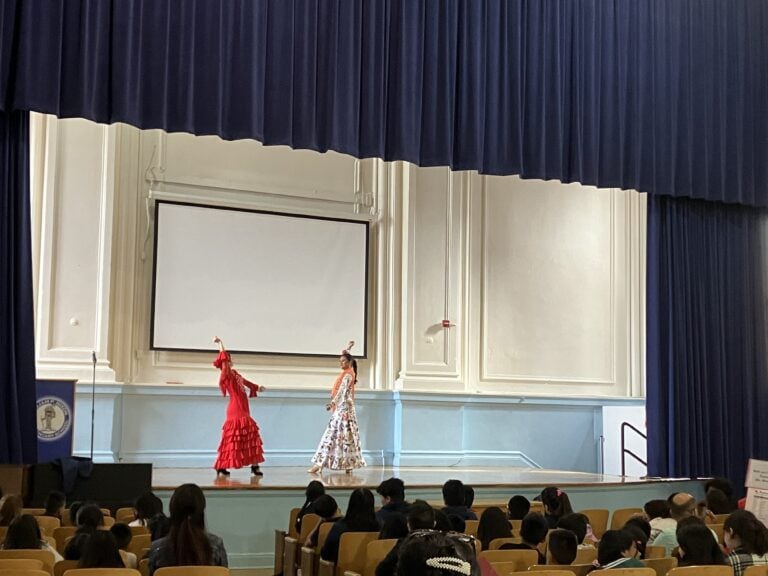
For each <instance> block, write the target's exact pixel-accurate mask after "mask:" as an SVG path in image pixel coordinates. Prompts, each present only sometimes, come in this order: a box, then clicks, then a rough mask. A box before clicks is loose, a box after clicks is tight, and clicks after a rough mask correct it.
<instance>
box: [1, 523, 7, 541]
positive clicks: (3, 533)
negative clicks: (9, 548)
mask: <svg viewBox="0 0 768 576" xmlns="http://www.w3.org/2000/svg"><path fill="white" fill-rule="evenodd" d="M7 532H8V526H0V542H2V541H3V540H5V535H6V533H7Z"/></svg>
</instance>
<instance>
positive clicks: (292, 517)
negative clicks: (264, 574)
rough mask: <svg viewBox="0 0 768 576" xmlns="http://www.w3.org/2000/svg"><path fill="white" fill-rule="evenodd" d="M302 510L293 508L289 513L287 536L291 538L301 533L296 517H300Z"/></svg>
mask: <svg viewBox="0 0 768 576" xmlns="http://www.w3.org/2000/svg"><path fill="white" fill-rule="evenodd" d="M300 511H301V508H291V512H290V513H289V514H288V533H287V536H290V537H291V538H296V537H297V536H298V535H299V533H298V532H296V518H298V517H299V512H300ZM302 520H303V518H302ZM275 574H278V572H275Z"/></svg>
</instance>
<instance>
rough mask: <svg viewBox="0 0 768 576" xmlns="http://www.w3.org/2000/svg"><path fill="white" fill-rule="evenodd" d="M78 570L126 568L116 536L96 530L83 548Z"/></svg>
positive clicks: (106, 531)
mask: <svg viewBox="0 0 768 576" xmlns="http://www.w3.org/2000/svg"><path fill="white" fill-rule="evenodd" d="M77 567H78V568H125V564H124V563H123V559H122V557H121V556H120V550H119V548H118V547H117V540H116V539H115V535H114V534H112V532H110V531H108V530H94V531H93V533H92V534H91V535H90V536H88V539H87V540H86V541H85V544H84V546H83V552H82V554H81V556H80V561H79V562H78V563H77Z"/></svg>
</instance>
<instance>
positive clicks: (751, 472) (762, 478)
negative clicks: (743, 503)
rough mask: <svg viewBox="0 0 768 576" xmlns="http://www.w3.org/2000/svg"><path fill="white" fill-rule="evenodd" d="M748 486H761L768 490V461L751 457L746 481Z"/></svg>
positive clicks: (745, 483) (760, 487) (761, 488)
mask: <svg viewBox="0 0 768 576" xmlns="http://www.w3.org/2000/svg"><path fill="white" fill-rule="evenodd" d="M744 486H746V487H747V488H759V489H760V490H768V462H766V461H765V460H755V459H754V458H750V459H749V465H748V466H747V477H746V480H745V481H744Z"/></svg>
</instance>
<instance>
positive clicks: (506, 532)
mask: <svg viewBox="0 0 768 576" xmlns="http://www.w3.org/2000/svg"><path fill="white" fill-rule="evenodd" d="M511 537H512V528H511V527H510V526H509V520H508V519H507V515H506V514H504V512H502V511H501V508H496V507H495V506H494V507H491V508H486V509H485V511H484V512H483V513H482V514H481V515H480V522H479V523H478V524H477V539H478V540H480V544H482V546H483V548H482V549H483V550H488V549H489V548H490V546H491V540H495V539H496V538H511Z"/></svg>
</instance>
